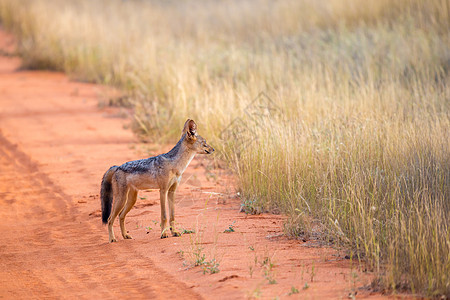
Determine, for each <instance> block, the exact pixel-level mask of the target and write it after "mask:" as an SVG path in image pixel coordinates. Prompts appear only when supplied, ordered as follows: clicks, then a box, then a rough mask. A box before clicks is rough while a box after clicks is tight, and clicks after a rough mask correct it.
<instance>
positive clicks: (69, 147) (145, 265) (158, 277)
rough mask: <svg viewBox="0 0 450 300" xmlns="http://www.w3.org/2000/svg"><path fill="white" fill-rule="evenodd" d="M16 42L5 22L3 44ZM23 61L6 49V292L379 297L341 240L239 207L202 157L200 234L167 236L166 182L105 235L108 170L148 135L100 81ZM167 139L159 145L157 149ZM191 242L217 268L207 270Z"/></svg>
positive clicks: (2, 124) (184, 200) (1, 136)
mask: <svg viewBox="0 0 450 300" xmlns="http://www.w3.org/2000/svg"><path fill="white" fill-rule="evenodd" d="M12 43H13V39H12V37H11V36H10V35H8V34H6V33H5V32H1V31H0V49H3V51H11V49H13V46H12ZM19 66H20V59H18V58H14V57H5V56H0V203H1V205H0V217H1V220H2V222H1V225H0V232H2V242H1V244H0V266H1V268H0V298H8V299H11V298H20V299H25V298H27V299H28V298H94V297H95V298H97V297H99V298H102V299H104V298H116V297H121V296H125V297H127V298H142V299H177V298H180V299H192V298H193V299H195V298H206V299H243V298H252V297H255V298H257V297H260V298H263V299H273V298H274V297H277V296H278V297H279V298H287V297H292V298H302V299H304V298H306V299H331V298H334V299H346V298H348V297H349V294H350V295H353V294H354V293H355V292H357V295H356V297H357V298H366V297H370V298H383V296H382V295H371V293H370V292H369V291H368V290H367V288H364V286H366V287H367V286H368V285H369V283H370V278H371V275H370V274H366V273H363V272H360V271H359V270H360V268H363V267H359V265H358V264H357V263H353V264H352V263H351V262H350V261H349V260H346V259H344V258H343V257H342V255H340V254H339V253H338V252H337V251H336V250H334V249H331V248H324V247H321V248H318V247H310V246H309V245H310V243H309V242H306V243H304V242H301V241H294V240H288V239H286V238H285V237H283V235H282V224H283V217H282V216H277V215H268V214H264V215H259V216H247V215H246V214H244V213H240V212H239V199H238V198H237V197H236V192H235V190H234V188H233V182H232V180H230V178H231V175H230V174H229V173H227V172H225V171H223V170H222V171H221V170H213V171H210V170H208V169H209V168H205V166H206V165H208V164H209V163H210V160H208V159H207V158H206V157H205V156H197V157H196V158H195V159H194V160H193V162H192V163H191V165H190V166H189V167H188V169H187V170H186V172H185V174H184V176H183V183H182V185H181V186H180V188H179V192H178V195H177V199H176V202H177V205H176V209H177V210H176V219H177V222H178V223H179V228H180V229H183V228H185V229H194V230H196V234H185V235H183V236H182V237H180V238H174V237H171V238H168V239H163V240H161V239H160V238H159V235H160V231H159V224H157V223H158V222H159V214H160V212H159V211H160V208H159V193H158V192H156V191H153V192H141V193H140V195H139V196H140V198H138V202H137V203H136V205H135V207H134V208H133V209H132V210H131V212H130V213H129V214H128V217H127V219H126V225H127V229H128V230H129V232H130V234H131V235H132V236H133V238H134V239H133V240H123V239H122V237H121V236H120V234H119V233H120V231H119V229H118V224H116V227H115V232H116V235H117V239H118V242H117V243H114V244H109V243H108V234H107V229H106V227H104V226H102V224H101V220H100V201H99V189H100V180H101V177H102V175H103V173H104V172H105V171H106V170H107V169H108V167H109V166H111V165H113V164H121V163H123V162H125V161H128V160H133V159H138V158H143V157H146V156H147V155H148V154H147V153H146V152H147V150H146V149H149V146H148V145H142V144H138V143H137V142H136V140H135V138H134V137H133V134H132V133H131V132H130V131H129V130H126V129H124V125H126V124H127V122H128V121H127V120H126V119H123V118H119V117H118V115H120V114H121V112H120V109H119V108H110V107H107V108H100V107H99V105H98V103H99V99H104V98H105V97H106V96H105V95H107V90H106V89H105V88H104V87H101V86H96V85H92V84H85V83H78V82H72V81H70V80H69V79H68V78H67V77H66V76H65V75H63V74H60V73H53V72H31V71H18V68H19ZM197 121H201V120H197ZM198 123H199V129H198V131H199V133H200V134H201V132H202V128H201V122H198ZM181 126H182V124H180V130H181ZM213 146H214V145H213ZM169 148H170V145H164V146H162V147H159V146H157V145H151V147H150V149H151V155H155V154H159V153H161V152H163V151H167V150H168V149H169ZM231 224H232V225H233V226H232V227H233V228H234V230H235V231H234V232H231V233H224V230H226V229H228V228H229V226H230V225H231ZM194 253H197V254H198V256H199V257H202V256H203V255H205V261H211V260H212V259H215V260H216V261H217V262H218V263H219V266H218V269H219V270H220V272H218V273H215V274H208V273H206V274H203V270H202V267H200V266H197V267H194V266H193V265H192V263H193V261H194V257H195V255H194ZM264 262H265V263H264ZM269 281H273V284H270V283H269ZM274 282H276V283H274ZM305 284H307V286H308V288H305V289H304V287H305ZM292 287H295V288H296V289H298V293H297V294H293V295H291V296H289V293H290V292H291V288H292Z"/></svg>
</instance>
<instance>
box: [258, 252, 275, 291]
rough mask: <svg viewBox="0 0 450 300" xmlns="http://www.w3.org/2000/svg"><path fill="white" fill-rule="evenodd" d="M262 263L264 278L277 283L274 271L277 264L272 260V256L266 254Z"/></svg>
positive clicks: (270, 282)
mask: <svg viewBox="0 0 450 300" xmlns="http://www.w3.org/2000/svg"><path fill="white" fill-rule="evenodd" d="M260 264H261V266H262V267H263V268H264V278H265V279H267V281H268V282H269V284H276V283H277V281H276V279H275V273H274V271H273V267H274V266H275V264H274V263H273V262H272V258H271V257H269V256H268V255H266V256H265V257H264V259H263V260H262V262H261V263H260Z"/></svg>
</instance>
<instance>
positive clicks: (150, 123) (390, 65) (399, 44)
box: [0, 0, 450, 296]
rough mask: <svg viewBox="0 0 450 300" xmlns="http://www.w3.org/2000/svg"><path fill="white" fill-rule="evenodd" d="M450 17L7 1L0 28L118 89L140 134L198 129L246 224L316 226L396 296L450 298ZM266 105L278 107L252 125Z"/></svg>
mask: <svg viewBox="0 0 450 300" xmlns="http://www.w3.org/2000/svg"><path fill="white" fill-rule="evenodd" d="M449 5H450V4H449V2H448V1H445V0H431V1H419V0H396V1H388V0H367V1H357V0H329V1H325V0H323V1H306V0H303V1H293V0H292V1H289V0H282V1H276V2H274V1H268V0H254V1H250V0H244V1H237V0H236V1H226V2H223V1H212V0H211V1H210V0H205V1H183V2H176V1H118V0H110V1H106V0H99V1H87V0H80V1H67V0H47V1H45V0H35V1H31V0H28V1H27V0H22V1H13V0H0V20H1V22H2V24H3V25H4V26H5V27H7V28H9V29H11V30H13V31H14V32H16V34H17V35H18V36H19V38H20V41H19V51H20V53H21V54H22V56H23V57H24V64H25V66H26V67H29V68H51V69H56V70H63V71H65V72H67V73H68V74H70V75H71V76H73V77H74V78H76V79H81V80H88V81H94V82H101V83H106V84H112V85H115V86H118V87H120V88H121V89H123V90H124V91H125V92H126V93H127V95H128V96H129V100H130V102H131V103H133V105H134V107H135V120H134V129H135V131H136V132H137V133H138V134H140V135H141V136H143V137H150V138H155V137H157V138H158V139H162V140H167V139H173V138H174V137H177V136H178V134H179V128H180V126H182V124H183V121H184V120H185V119H186V118H187V117H188V116H189V117H192V118H195V119H196V120H197V121H198V122H199V123H200V128H201V131H202V132H204V133H205V135H206V136H208V137H209V139H213V143H214V144H215V145H216V146H219V147H220V148H222V149H221V150H222V153H223V154H224V157H225V158H226V159H228V160H229V161H230V163H231V165H232V166H233V167H234V168H235V170H236V173H237V176H238V178H239V184H240V189H241V190H242V194H243V205H244V207H245V208H246V209H247V210H248V211H249V212H260V211H276V212H282V213H286V214H288V215H289V216H290V218H289V221H288V222H287V224H286V231H287V233H288V234H291V235H294V236H296V235H299V234H301V233H303V232H306V233H307V232H308V231H310V230H312V227H311V225H310V224H311V220H314V221H318V222H320V223H321V224H322V225H323V228H325V231H326V234H327V235H329V237H332V238H333V239H335V240H336V241H339V242H340V243H343V244H345V245H347V246H348V247H350V248H351V249H353V250H355V251H356V252H357V253H358V254H359V255H361V256H364V257H365V260H366V261H367V262H368V264H369V265H370V266H372V267H373V268H374V269H375V270H377V271H378V272H379V273H378V274H380V278H381V282H382V283H383V285H384V286H386V287H387V288H391V289H394V290H395V289H402V288H409V289H411V290H412V291H414V292H417V293H420V294H424V295H428V296H436V295H447V296H450V278H449V275H448V274H450V258H449V257H450V233H449V228H448V227H449V224H450V200H449V199H450V150H449V149H450V142H449V141H450V133H449V130H450V88H449V86H448V83H449V72H450V50H449V45H450V31H449V28H450V16H449V15H450V13H449V10H450V7H449ZM261 91H264V92H265V93H266V95H268V96H269V97H270V99H271V102H270V103H271V104H273V105H274V106H275V107H276V108H277V109H276V111H275V113H274V112H272V114H256V115H258V117H255V115H252V114H248V107H247V105H249V103H250V102H251V101H252V100H253V99H254V98H255V96H256V95H258V94H259V93H260V92H261ZM257 101H258V100H257ZM257 107H259V106H257ZM258 109H264V107H262V108H261V107H260V108H258ZM246 112H247V113H246ZM236 118H238V119H236ZM233 120H239V122H234V123H232V121H233ZM230 123H231V124H238V125H239V126H238V127H239V128H237V129H238V131H239V133H235V134H232V135H228V137H230V136H232V137H233V138H229V139H227V140H226V141H223V140H221V138H222V139H223V137H224V136H226V135H223V134H221V132H222V131H223V130H224V129H225V130H226V129H227V128H228V129H230V128H231V127H227V126H228V125H229V124H230ZM252 140H253V142H251V141H252ZM243 144H245V145H246V147H242V145H243Z"/></svg>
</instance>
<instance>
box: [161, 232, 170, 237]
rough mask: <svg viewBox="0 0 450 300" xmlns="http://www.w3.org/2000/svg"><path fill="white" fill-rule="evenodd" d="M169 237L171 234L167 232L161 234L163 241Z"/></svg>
mask: <svg viewBox="0 0 450 300" xmlns="http://www.w3.org/2000/svg"><path fill="white" fill-rule="evenodd" d="M168 237H169V234H168V233H167V231H164V232H163V233H161V238H162V239H165V238H168Z"/></svg>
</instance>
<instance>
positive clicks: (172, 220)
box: [168, 183, 181, 236]
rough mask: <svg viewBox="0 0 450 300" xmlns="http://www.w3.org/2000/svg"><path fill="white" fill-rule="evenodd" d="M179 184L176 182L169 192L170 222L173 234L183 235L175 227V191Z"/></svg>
mask: <svg viewBox="0 0 450 300" xmlns="http://www.w3.org/2000/svg"><path fill="white" fill-rule="evenodd" d="M177 186H178V184H176V183H175V184H174V185H172V186H171V187H170V189H169V192H168V198H169V215H170V218H169V223H170V231H172V235H173V236H181V233H180V232H179V231H177V230H176V229H175V191H176V190H177Z"/></svg>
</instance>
